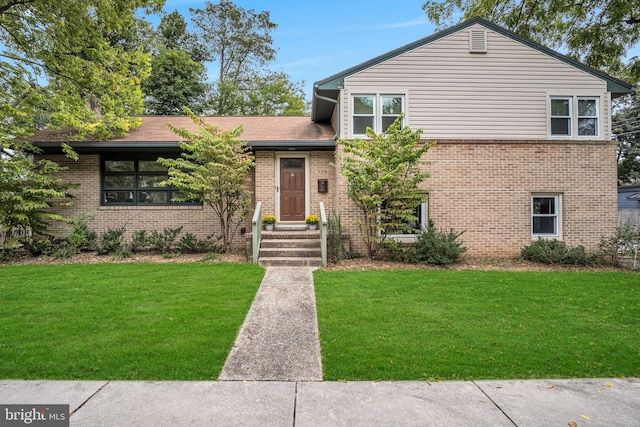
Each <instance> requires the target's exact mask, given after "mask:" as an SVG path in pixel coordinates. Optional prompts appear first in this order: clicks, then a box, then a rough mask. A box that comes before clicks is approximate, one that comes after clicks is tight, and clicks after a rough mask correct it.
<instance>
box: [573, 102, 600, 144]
mask: <svg viewBox="0 0 640 427" xmlns="http://www.w3.org/2000/svg"><path fill="white" fill-rule="evenodd" d="M597 135H598V98H578V136H597Z"/></svg>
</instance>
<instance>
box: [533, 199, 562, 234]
mask: <svg viewBox="0 0 640 427" xmlns="http://www.w3.org/2000/svg"><path fill="white" fill-rule="evenodd" d="M531 234H532V236H533V237H552V238H555V237H560V196H559V195H557V194H535V195H533V196H531Z"/></svg>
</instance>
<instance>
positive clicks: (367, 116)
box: [351, 94, 405, 136]
mask: <svg viewBox="0 0 640 427" xmlns="http://www.w3.org/2000/svg"><path fill="white" fill-rule="evenodd" d="M351 100H352V111H353V115H352V128H351V131H352V133H353V135H356V136H361V135H366V132H367V128H371V129H373V131H374V132H376V133H381V132H384V131H386V130H387V129H388V128H389V126H391V125H392V124H393V122H394V121H395V120H396V119H397V118H398V117H399V116H400V115H401V114H402V113H404V109H405V107H404V95H393V94H389V95H387V94H363V95H353V96H352V97H351Z"/></svg>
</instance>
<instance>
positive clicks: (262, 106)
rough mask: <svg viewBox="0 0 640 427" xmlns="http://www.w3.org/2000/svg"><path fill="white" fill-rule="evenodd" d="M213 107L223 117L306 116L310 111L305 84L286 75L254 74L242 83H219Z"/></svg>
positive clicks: (272, 73)
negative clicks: (293, 80) (305, 95)
mask: <svg viewBox="0 0 640 427" xmlns="http://www.w3.org/2000/svg"><path fill="white" fill-rule="evenodd" d="M211 107H212V108H213V110H214V111H215V112H216V114H219V115H223V116H302V115H304V114H305V113H306V111H307V110H308V108H307V105H306V103H305V100H304V90H303V89H302V83H294V82H292V81H291V80H290V79H289V76H288V75H287V74H286V73H284V72H274V71H266V72H264V73H262V74H259V73H257V72H250V73H248V75H247V78H246V79H244V80H243V81H241V82H232V81H222V82H218V84H217V85H216V88H215V90H214V96H213V99H212V105H211Z"/></svg>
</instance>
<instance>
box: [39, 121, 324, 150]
mask: <svg viewBox="0 0 640 427" xmlns="http://www.w3.org/2000/svg"><path fill="white" fill-rule="evenodd" d="M141 119H142V125H140V126H139V127H138V128H136V129H134V130H132V131H130V132H129V134H128V135H127V136H123V137H119V138H112V139H109V140H108V141H103V140H99V139H96V138H91V137H88V138H86V139H85V140H83V141H74V139H73V132H70V131H69V130H68V129H67V130H61V131H56V130H53V129H45V130H41V131H39V132H37V133H36V134H35V135H33V136H32V137H29V138H28V139H29V141H31V142H33V143H34V144H35V145H36V146H38V147H40V148H42V149H43V150H44V151H45V152H56V151H59V150H60V147H61V143H62V142H66V143H70V145H71V146H72V147H73V148H74V149H76V150H77V151H79V152H107V151H109V152H115V151H131V150H137V151H145V150H157V151H175V150H176V149H178V142H179V141H181V140H182V138H180V137H179V136H178V135H176V134H175V133H173V132H172V131H171V129H169V126H167V124H168V123H171V124H172V125H174V126H176V127H179V128H186V129H188V130H189V131H192V132H197V131H198V129H197V126H196V125H195V124H194V123H193V121H192V120H191V119H190V118H189V117H186V116H144V117H141ZM204 121H205V123H208V124H212V125H215V126H217V127H219V128H221V129H223V130H231V129H235V128H236V127H238V126H242V127H243V129H244V131H243V133H242V134H241V135H240V139H242V140H243V141H247V143H248V145H249V146H250V147H252V148H254V150H255V149H293V148H305V147H306V148H314V149H332V148H334V147H335V142H334V135H335V132H334V130H333V129H332V128H331V126H330V125H328V124H322V123H314V122H312V121H311V119H310V118H309V117H300V116H224V117H204Z"/></svg>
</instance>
